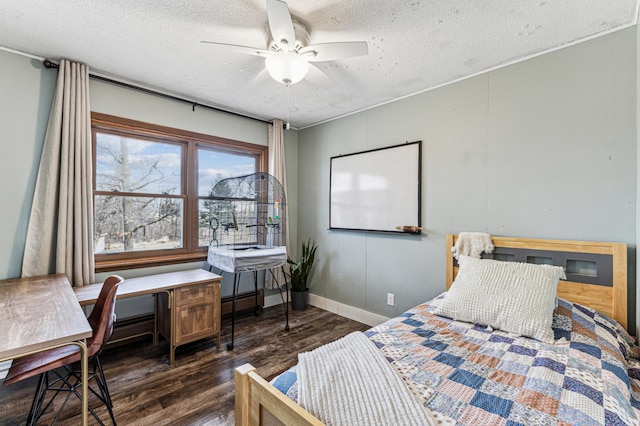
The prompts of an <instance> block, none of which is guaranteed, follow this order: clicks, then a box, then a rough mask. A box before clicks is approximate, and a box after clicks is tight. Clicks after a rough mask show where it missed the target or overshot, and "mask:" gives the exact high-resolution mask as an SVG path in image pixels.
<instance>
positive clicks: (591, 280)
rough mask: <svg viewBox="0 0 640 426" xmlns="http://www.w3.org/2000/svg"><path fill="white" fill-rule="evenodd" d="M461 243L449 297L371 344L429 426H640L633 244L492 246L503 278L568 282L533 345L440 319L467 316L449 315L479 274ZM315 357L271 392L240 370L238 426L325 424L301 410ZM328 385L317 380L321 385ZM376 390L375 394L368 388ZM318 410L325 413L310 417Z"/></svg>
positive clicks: (373, 336)
mask: <svg viewBox="0 0 640 426" xmlns="http://www.w3.org/2000/svg"><path fill="white" fill-rule="evenodd" d="M456 239H457V236H456V235H447V237H446V251H447V255H446V289H447V290H448V291H447V292H445V293H443V294H442V295H440V296H438V297H436V298H435V299H433V300H430V301H427V302H425V303H422V304H420V305H418V306H416V307H414V308H412V309H410V310H409V311H407V312H405V313H403V314H402V315H400V316H398V317H396V318H392V319H390V320H388V321H386V322H384V323H383V324H380V325H378V326H376V327H373V328H371V329H370V330H368V331H367V332H365V333H364V335H365V336H366V338H367V339H368V341H370V342H372V343H373V345H372V346H375V348H376V349H375V351H376V352H378V353H379V354H381V355H382V356H381V358H383V359H385V360H386V361H387V363H388V364H389V365H391V366H392V368H393V369H395V371H396V373H397V376H398V377H401V379H402V382H403V383H404V384H405V385H406V386H405V388H406V389H408V390H409V391H410V393H411V395H412V398H409V399H413V400H415V401H417V402H418V405H419V406H421V407H423V408H424V407H426V408H427V411H428V412H430V413H432V414H433V416H434V417H433V419H434V421H433V422H432V424H497V425H499V424H504V425H519V424H639V422H638V418H640V417H639V416H640V411H639V410H638V409H639V408H640V403H639V401H638V400H639V399H640V362H638V360H637V357H638V347H637V346H635V342H634V339H633V338H632V337H631V336H629V334H628V333H627V332H626V331H625V327H626V326H627V321H628V319H627V249H626V245H625V244H622V243H602V242H582V241H560V240H542V239H523V238H506V237H492V241H493V244H494V245H495V251H494V253H493V254H492V255H490V256H488V257H490V258H492V259H494V260H497V262H494V261H491V260H489V261H488V262H485V261H483V262H482V265H483V266H486V265H487V264H488V263H489V264H492V262H493V263H495V264H496V265H498V264H499V265H498V266H499V267H500V268H503V265H504V264H505V262H504V261H512V262H511V263H510V265H511V264H514V265H515V263H513V262H516V263H523V264H535V266H531V268H534V269H535V271H536V273H537V272H538V271H540V270H542V271H543V272H544V273H545V274H546V273H547V272H548V271H551V272H548V273H549V274H551V275H553V274H558V273H559V272H558V270H559V269H560V273H562V275H563V277H562V278H563V279H562V280H561V281H559V282H558V281H557V280H556V284H555V285H556V286H557V287H556V286H554V287H553V289H554V290H556V288H557V296H558V297H557V299H556V298H555V297H553V298H552V300H551V301H547V302H546V304H547V305H549V303H553V306H551V307H550V309H551V310H550V311H549V312H550V314H549V315H548V317H549V318H547V316H545V315H540V318H541V319H542V320H544V321H543V322H545V324H546V325H545V324H543V326H541V328H540V330H543V331H544V333H549V330H551V333H552V334H551V336H549V335H547V334H544V333H542V334H535V333H534V334H535V335H536V336H537V339H533V338H530V337H524V336H521V335H520V334H522V333H521V332H520V331H519V330H516V331H515V332H514V331H513V330H510V331H504V330H502V329H501V328H495V327H491V326H487V325H480V324H478V323H474V322H467V321H461V320H460V318H458V316H459V315H461V316H464V312H462V313H456V314H455V315H450V316H442V315H438V313H440V314H442V312H443V310H444V312H447V311H446V308H447V307H451V306H459V305H451V300H452V299H451V298H452V296H451V295H452V294H458V293H459V292H458V293H456V290H459V289H460V288H462V287H461V284H460V283H464V282H465V280H466V278H465V277H469V276H470V275H469V272H468V271H469V270H470V269H469V268H470V267H469V266H468V265H475V264H476V263H478V261H476V260H475V259H474V260H470V259H466V258H464V259H462V258H461V260H460V261H459V262H457V261H456V260H455V259H454V257H453V256H452V253H451V248H452V247H453V246H454V245H455V243H456ZM485 257H487V256H485ZM539 265H541V266H539ZM551 265H560V266H562V268H557V267H554V266H551ZM474 267H475V266H474ZM492 267H493V266H492ZM509 267H510V266H509ZM523 267H524V268H529V266H527V265H524V266H523ZM461 268H463V273H460V269H461ZM565 275H566V277H565ZM473 276H474V277H475V276H476V275H473ZM545 276H546V275H545ZM456 279H457V281H456V285H455V286H454V287H453V288H452V283H453V282H454V280H456ZM483 291H484V290H483ZM554 293H555V291H554ZM479 298H482V295H480V296H479ZM454 301H455V299H454ZM496 303H498V302H496ZM514 303H515V304H517V303H516V302H514ZM471 304H473V303H471ZM531 305H535V306H537V305H536V304H535V303H532V304H531ZM505 309H507V308H506V307H505ZM518 309H524V310H525V311H526V307H525V308H522V307H518ZM462 311H464V309H463V310H462ZM523 312H524V311H523ZM536 312H537V311H536ZM526 315H527V314H526V312H525V313H523V316H524V317H525V318H526ZM451 316H453V317H456V318H458V320H454V319H453V318H451ZM513 317H514V315H511V317H510V318H507V320H508V321H510V320H512V319H513ZM515 317H517V315H516V316H515ZM516 319H517V318H516ZM503 320H504V318H503ZM516 322H517V321H516ZM525 322H526V323H529V321H525ZM534 323H537V320H536V321H534ZM484 324H487V322H484ZM501 326H502V325H501ZM505 327H507V326H506V325H505ZM536 330H537V329H536ZM347 337H349V336H347ZM341 340H342V339H341ZM337 343H339V341H337V342H332V343H330V344H329V345H327V347H330V348H332V347H331V346H330V345H333V344H337ZM350 345H351V343H350ZM332 350H333V349H332ZM312 352H314V351H312ZM306 356H307V354H301V355H300V356H299V361H301V362H300V363H299V364H298V365H297V366H295V367H293V368H292V369H290V370H288V371H286V372H285V373H283V374H282V375H280V376H278V377H276V378H275V379H274V380H272V382H271V383H269V382H267V381H266V380H264V379H263V378H262V377H260V376H259V375H258V374H257V373H256V371H255V369H254V368H253V367H252V366H251V365H250V364H245V365H243V366H242V367H239V368H238V369H236V372H235V379H236V408H235V415H236V424H237V425H260V424H287V425H290V424H296V425H321V424H323V423H322V422H321V421H320V420H318V418H317V417H315V416H314V415H312V414H311V413H310V412H309V411H307V410H305V409H303V408H302V407H301V406H300V405H298V404H296V403H295V402H294V400H298V398H299V397H300V399H302V400H304V401H308V400H309V396H308V395H307V394H308V393H309V392H308V391H306V394H305V395H307V396H305V397H301V396H300V395H298V392H301V390H302V389H304V388H306V387H308V386H309V382H310V379H305V380H302V377H298V373H299V371H298V369H300V368H303V369H305V370H306V369H307V367H306V365H307V361H305V362H304V363H303V362H302V361H304V360H305V359H306V358H303V357H306ZM323 356H327V353H326V352H325V353H324V354H323ZM361 364H362V362H361ZM356 367H357V366H356ZM349 368H351V367H349ZM338 371H339V370H338ZM344 374H345V375H347V373H344ZM319 377H320V378H318V377H316V378H314V380H318V382H320V381H322V380H321V376H319ZM299 379H300V380H299ZM299 382H303V383H302V384H301V383H299ZM370 387H375V386H364V387H363V388H370ZM318 392H321V391H320V390H319V391H318ZM287 395H288V396H287ZM305 406H306V407H307V408H309V406H308V405H305ZM369 409H370V408H368V410H369ZM310 411H313V412H314V413H315V412H316V410H315V408H314V407H313V406H312V407H311V408H310ZM403 424H421V422H414V421H408V422H403ZM423 424H427V423H423Z"/></svg>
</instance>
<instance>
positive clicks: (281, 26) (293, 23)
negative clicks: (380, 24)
mask: <svg viewBox="0 0 640 426" xmlns="http://www.w3.org/2000/svg"><path fill="white" fill-rule="evenodd" d="M267 19H268V21H269V29H270V31H271V38H270V39H269V41H268V43H267V48H266V49H258V48H253V47H248V46H238V45H234V44H225V43H217V42H213V41H202V43H209V44H213V45H214V46H217V47H219V48H223V49H225V50H228V51H231V52H236V53H242V54H247V55H253V56H260V57H263V58H265V61H264V62H265V67H266V69H267V71H268V72H269V74H270V75H271V77H273V79H274V80H276V81H277V82H279V83H282V84H284V85H285V86H289V85H291V84H295V83H298V82H299V81H301V80H302V79H303V78H305V76H306V75H307V73H308V72H309V68H310V67H312V68H314V67H315V66H314V65H313V64H312V63H313V62H324V61H334V60H337V59H345V58H351V57H354V56H362V55H366V54H368V52H369V48H368V45H367V42H366V41H348V42H334V43H320V44H309V32H308V30H307V28H306V26H305V25H304V24H303V23H301V22H299V21H298V20H296V19H294V18H292V17H291V14H290V13H289V7H288V6H287V3H286V2H284V1H281V0H267ZM316 69H317V68H316ZM317 71H318V72H321V71H320V70H319V69H317Z"/></svg>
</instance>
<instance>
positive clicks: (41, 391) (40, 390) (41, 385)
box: [27, 373, 47, 426]
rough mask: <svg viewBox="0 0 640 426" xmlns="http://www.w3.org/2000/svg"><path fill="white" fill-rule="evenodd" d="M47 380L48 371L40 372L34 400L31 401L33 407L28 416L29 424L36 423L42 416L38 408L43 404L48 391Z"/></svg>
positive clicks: (28, 425)
mask: <svg viewBox="0 0 640 426" xmlns="http://www.w3.org/2000/svg"><path fill="white" fill-rule="evenodd" d="M46 381H47V373H42V374H40V378H39V379H38V387H36V393H35V395H34V396H33V402H32V403H31V409H30V410H29V417H27V426H31V425H35V424H36V422H37V421H38V418H39V417H40V416H39V415H38V410H39V409H40V407H41V406H42V401H43V400H44V396H45V393H46V391H47V386H46V385H45V382H46Z"/></svg>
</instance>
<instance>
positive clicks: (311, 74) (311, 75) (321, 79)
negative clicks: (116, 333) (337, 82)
mask: <svg viewBox="0 0 640 426" xmlns="http://www.w3.org/2000/svg"><path fill="white" fill-rule="evenodd" d="M304 79H305V80H306V81H308V82H309V83H311V84H312V85H314V86H316V87H323V88H327V87H330V86H332V85H333V81H332V80H331V79H330V78H329V76H328V75H327V74H325V73H324V71H322V70H321V69H320V68H318V67H317V66H315V65H313V64H309V71H308V72H307V75H306V76H305V77H304Z"/></svg>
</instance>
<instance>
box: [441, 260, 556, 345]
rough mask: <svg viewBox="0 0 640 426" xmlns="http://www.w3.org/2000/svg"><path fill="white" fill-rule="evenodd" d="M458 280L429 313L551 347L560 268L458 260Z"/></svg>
mask: <svg viewBox="0 0 640 426" xmlns="http://www.w3.org/2000/svg"><path fill="white" fill-rule="evenodd" d="M458 265H459V266H460V269H459V270H458V275H457V276H456V279H455V281H454V282H453V284H452V285H451V288H450V289H449V291H448V292H447V294H446V295H445V297H444V299H443V300H442V302H441V303H440V306H438V307H437V308H436V309H435V311H434V313H435V314H436V315H442V316H445V317H449V318H453V319H455V320H459V321H467V322H473V323H476V324H482V325H490V326H491V327H493V328H497V329H500V330H502V331H506V332H509V333H513V334H516V335H519V336H528V337H533V338H534V339H538V340H541V341H543V342H547V343H553V330H552V328H551V322H552V321H553V311H554V309H555V307H556V290H557V287H558V280H559V279H564V278H566V277H565V274H564V270H563V268H562V267H560V266H551V265H536V264H532V263H521V262H501V261H498V260H489V259H476V258H473V257H469V256H464V255H462V256H460V259H458Z"/></svg>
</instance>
